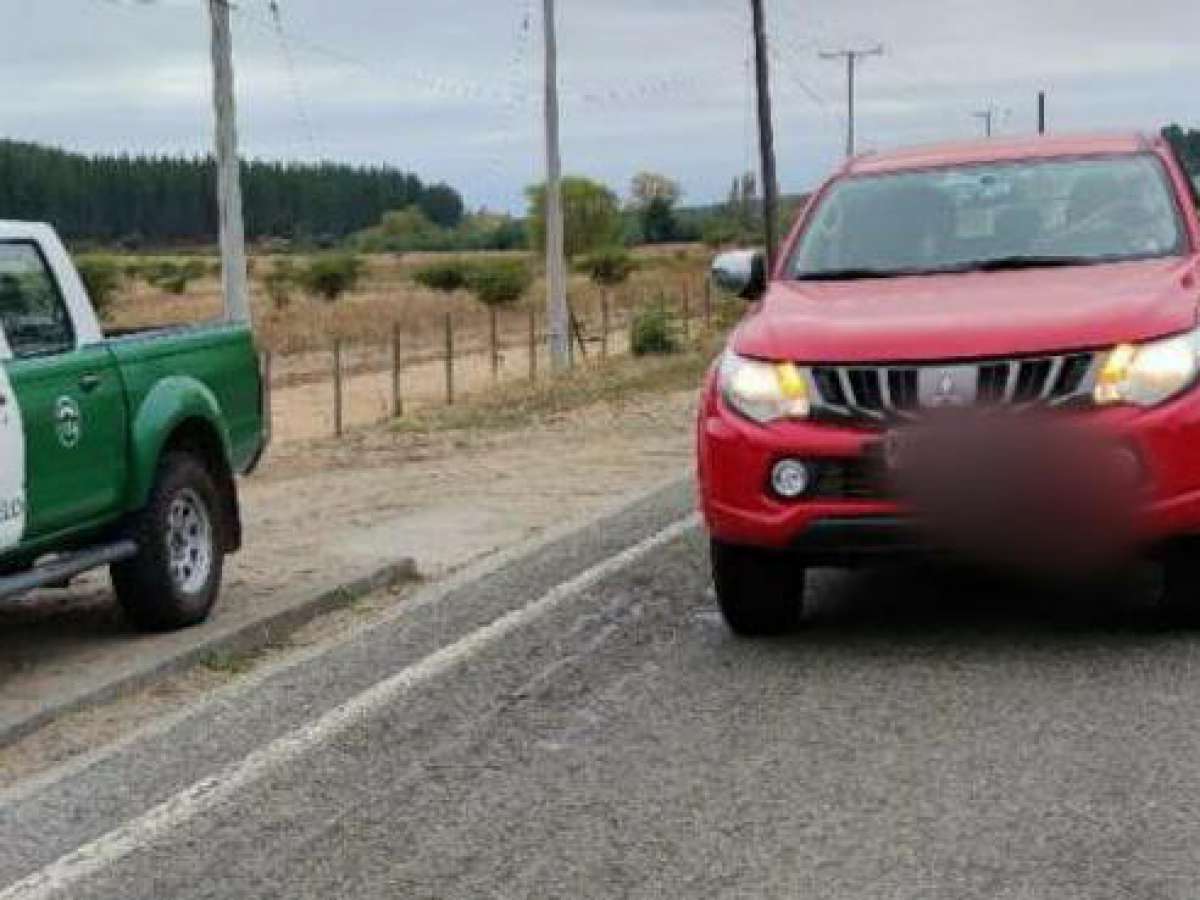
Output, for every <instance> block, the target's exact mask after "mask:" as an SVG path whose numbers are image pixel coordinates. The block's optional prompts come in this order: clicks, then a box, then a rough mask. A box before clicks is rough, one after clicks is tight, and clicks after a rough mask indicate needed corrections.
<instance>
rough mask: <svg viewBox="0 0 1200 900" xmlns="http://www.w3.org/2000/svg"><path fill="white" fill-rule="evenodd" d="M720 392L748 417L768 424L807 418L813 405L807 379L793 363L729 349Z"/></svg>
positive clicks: (722, 366) (724, 358) (720, 380)
mask: <svg viewBox="0 0 1200 900" xmlns="http://www.w3.org/2000/svg"><path fill="white" fill-rule="evenodd" d="M719 384H720V389H721V396H722V397H724V398H725V402H726V403H727V404H729V406H730V407H731V408H732V409H734V410H736V411H737V412H739V413H741V414H742V415H743V416H745V417H746V418H747V419H750V420H752V421H755V422H758V423H759V424H766V423H767V422H774V421H776V420H778V419H806V418H808V414H809V412H810V411H811V409H812V405H811V403H810V402H809V396H808V379H807V377H806V376H805V373H804V372H803V371H802V370H801V369H800V368H798V367H797V366H795V365H793V364H792V363H786V362H785V363H768V362H761V361H759V360H755V359H745V358H743V357H741V356H738V355H737V354H736V353H732V352H730V353H726V354H725V356H724V357H723V358H722V360H721V369H720V375H719Z"/></svg>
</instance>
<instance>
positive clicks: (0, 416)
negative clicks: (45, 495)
mask: <svg viewBox="0 0 1200 900" xmlns="http://www.w3.org/2000/svg"><path fill="white" fill-rule="evenodd" d="M11 358H12V354H11V353H10V352H9V349H8V342H7V341H6V340H5V338H4V329H2V328H0V553H3V552H4V551H5V550H10V549H12V548H13V547H16V546H17V545H18V544H20V543H21V538H22V537H23V536H24V534H25V426H24V423H23V422H22V421H21V407H20V405H19V404H18V403H17V395H16V393H15V392H14V391H13V389H12V385H11V384H10V383H9V380H8V361H9V360H10V359H11Z"/></svg>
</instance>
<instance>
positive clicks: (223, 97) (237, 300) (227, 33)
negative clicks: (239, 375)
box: [208, 0, 250, 322]
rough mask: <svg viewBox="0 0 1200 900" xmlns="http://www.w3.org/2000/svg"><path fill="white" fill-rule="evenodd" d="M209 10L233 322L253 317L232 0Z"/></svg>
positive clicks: (217, 1) (215, 0) (224, 259)
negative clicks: (236, 89) (239, 138)
mask: <svg viewBox="0 0 1200 900" xmlns="http://www.w3.org/2000/svg"><path fill="white" fill-rule="evenodd" d="M208 12H209V18H210V20H211V22H212V67H213V111H214V112H215V114H216V128H215V141H216V156H217V204H218V211H219V215H220V222H221V281H222V285H223V287H224V290H225V318H226V319H227V320H228V321H231V322H249V321H250V300H249V295H248V292H247V288H246V282H247V272H246V225H245V222H244V220H243V218H242V182H241V177H242V173H241V160H240V158H239V157H238V139H237V106H236V103H235V101H234V89H233V33H232V29H231V28H230V24H229V0H208Z"/></svg>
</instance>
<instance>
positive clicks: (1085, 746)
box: [0, 485, 1200, 900]
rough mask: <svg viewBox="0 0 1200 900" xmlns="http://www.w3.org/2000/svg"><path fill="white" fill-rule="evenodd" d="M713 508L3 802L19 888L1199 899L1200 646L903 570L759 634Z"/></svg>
mask: <svg viewBox="0 0 1200 900" xmlns="http://www.w3.org/2000/svg"><path fill="white" fill-rule="evenodd" d="M689 508H690V495H689V488H688V487H687V486H686V485H680V486H678V487H677V488H674V489H671V490H668V491H665V492H664V493H662V494H661V495H659V496H657V497H655V498H654V499H653V500H651V501H648V502H647V503H645V504H643V505H641V506H640V507H638V508H636V509H633V510H631V511H629V512H627V513H624V514H622V515H621V516H619V517H617V518H616V519H613V520H611V521H608V522H604V523H601V524H599V525H597V526H596V527H593V528H590V529H588V530H586V531H584V532H582V533H580V534H577V535H574V536H571V537H569V538H566V539H564V540H561V541H557V542H555V543H553V544H551V545H549V546H546V547H544V548H541V549H539V550H537V551H536V552H534V553H532V554H531V555H529V556H527V557H525V558H522V559H519V560H515V561H511V562H507V563H505V564H503V565H500V566H498V567H497V568H496V570H495V571H493V572H491V573H490V574H487V575H486V576H485V577H482V578H478V579H474V578H465V579H463V581H462V583H460V584H458V585H456V586H453V587H452V588H451V589H449V590H448V591H442V592H435V593H431V594H430V597H429V598H428V600H427V601H426V602H423V603H419V604H418V605H416V606H414V607H413V608H412V609H411V610H409V611H408V612H406V613H405V614H403V615H401V616H398V617H397V618H396V619H395V620H393V621H390V622H388V623H386V624H384V625H382V626H379V627H377V628H375V629H373V630H371V631H369V632H366V633H364V634H362V635H360V636H358V637H357V638H355V639H354V640H352V641H349V642H347V643H345V644H342V645H339V646H337V647H333V648H329V649H327V650H324V651H322V652H321V653H319V654H314V655H312V656H310V657H309V658H306V659H304V660H301V661H299V662H298V663H296V664H295V665H292V666H290V667H288V668H285V669H281V670H278V671H272V672H268V673H264V674H263V675H262V676H261V677H259V678H257V679H255V681H254V682H253V683H251V684H249V685H247V686H243V687H240V688H237V689H234V690H231V691H229V692H227V693H226V694H224V695H222V696H219V697H217V698H215V699H214V700H213V702H212V703H211V704H209V705H207V706H206V707H204V708H202V709H200V710H196V711H190V712H182V713H181V714H180V716H179V717H177V718H176V719H175V720H174V721H172V722H171V723H168V724H167V725H165V726H162V727H159V728H157V729H155V730H152V731H150V732H148V733H146V734H144V735H141V736H139V737H137V738H136V739H133V740H131V741H129V742H127V743H126V744H125V745H123V746H121V747H118V748H116V749H114V750H107V751H100V752H98V753H97V754H96V755H95V756H94V757H93V758H92V759H90V760H89V761H87V763H86V764H83V765H76V766H74V767H72V768H71V769H69V770H65V771H63V772H60V773H57V774H56V775H55V776H53V777H50V778H47V779H43V780H41V781H39V782H37V783H34V784H30V785H28V786H25V787H23V788H21V789H19V790H18V791H16V792H14V793H11V794H9V795H7V796H0V884H3V885H8V884H11V885H13V886H12V887H9V888H8V889H7V890H3V889H0V898H4V900H8V898H15V897H41V896H64V897H72V898H123V900H125V898H156V900H157V898H166V897H172V898H175V897H179V898H200V897H221V898H226V897H255V898H259V897H287V898H302V897H314V898H317V897H320V898H330V897H356V898H357V897H419V898H424V897H429V898H463V897H471V898H473V897H539V898H540V897H571V898H573V897H597V898H599V897H604V898H608V897H656V898H657V897H680V898H695V897H788V898H794V897H803V898H808V897H813V898H855V900H873V898H889V900H890V898H913V900H917V898H921V900H926V898H956V900H957V898H975V897H980V898H1039V900H1040V898H1047V900H1049V898H1054V900H1073V898H1081V900H1082V898H1087V900H1104V898H1118V897H1121V898H1138V900H1146V898H1180V900H1183V898H1195V897H1198V896H1200V807H1198V806H1197V798H1198V797H1200V671H1198V669H1197V666H1196V660H1197V649H1198V648H1200V636H1197V635H1193V634H1191V633H1187V632H1180V631H1171V630H1166V629H1163V628H1160V627H1158V626H1157V625H1156V624H1155V621H1154V619H1153V617H1152V616H1148V615H1147V614H1146V613H1145V612H1144V611H1143V610H1142V609H1141V608H1140V605H1139V604H1140V600H1141V598H1140V597H1139V596H1138V595H1137V594H1136V593H1131V594H1128V595H1120V594H1118V595H1117V596H1115V597H1113V598H1099V597H1095V596H1065V595H1061V594H1058V593H1055V592H1053V591H1048V590H1035V589H1031V588H1027V587H1019V586H1017V585H1013V584H1001V583H998V582H995V581H988V580H985V579H982V578H980V577H973V576H967V575H963V574H956V573H947V572H928V571H914V570H905V569H900V570H892V571H886V572H880V573H875V574H870V575H859V576H848V575H844V574H839V573H820V574H819V575H818V577H817V578H816V579H815V581H814V585H813V590H812V595H813V598H814V602H813V604H812V609H811V612H810V615H809V619H808V622H807V624H806V627H805V628H804V629H803V630H802V631H801V632H800V633H798V634H796V635H795V636H792V637H789V638H785V639H778V640H771V641H759V642H751V641H744V640H738V639H735V638H733V637H732V636H730V635H729V634H728V633H727V632H726V631H725V629H724V628H723V626H722V624H721V622H720V620H719V618H718V616H717V615H716V612H715V609H714V602H713V599H712V597H711V594H710V592H709V588H708V583H707V578H706V573H705V566H706V554H705V544H704V541H703V538H702V536H701V534H700V533H699V531H698V530H696V529H695V528H694V527H689V526H687V525H675V527H674V528H673V529H672V530H670V531H668V532H666V533H665V534H664V533H663V529H664V528H667V527H668V526H671V524H672V523H676V522H678V520H680V519H681V518H682V517H684V516H686V515H687V513H688V511H689ZM656 535H657V537H656ZM80 848H83V850H82V852H78V851H79V850H80ZM56 892H57V893H56Z"/></svg>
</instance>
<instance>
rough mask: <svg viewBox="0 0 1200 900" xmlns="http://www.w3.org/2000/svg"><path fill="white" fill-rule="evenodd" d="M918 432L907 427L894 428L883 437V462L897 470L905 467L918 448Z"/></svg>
mask: <svg viewBox="0 0 1200 900" xmlns="http://www.w3.org/2000/svg"><path fill="white" fill-rule="evenodd" d="M917 443H918V441H917V433H916V432H915V431H911V430H905V429H899V428H897V429H893V430H892V431H889V432H888V433H887V434H886V435H885V436H884V439H883V462H884V465H886V466H887V467H888V468H889V469H891V470H892V471H896V470H897V469H902V468H904V467H905V466H906V465H907V464H908V462H909V461H910V460H911V459H912V457H913V453H914V452H915V451H916V448H917Z"/></svg>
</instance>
